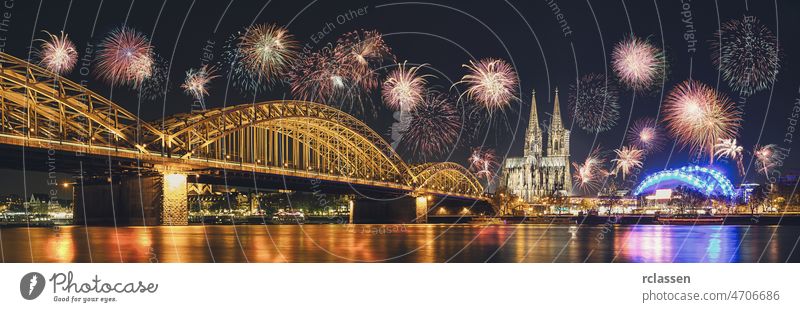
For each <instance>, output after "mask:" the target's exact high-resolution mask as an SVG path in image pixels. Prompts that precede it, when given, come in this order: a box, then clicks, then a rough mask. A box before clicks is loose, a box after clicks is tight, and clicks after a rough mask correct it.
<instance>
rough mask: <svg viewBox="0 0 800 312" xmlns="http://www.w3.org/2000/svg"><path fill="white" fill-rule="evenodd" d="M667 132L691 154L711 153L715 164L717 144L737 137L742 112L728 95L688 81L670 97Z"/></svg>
mask: <svg viewBox="0 0 800 312" xmlns="http://www.w3.org/2000/svg"><path fill="white" fill-rule="evenodd" d="M663 111H664V121H665V122H666V123H667V129H668V130H669V131H670V133H671V134H672V135H673V136H674V137H675V138H676V139H677V141H678V143H681V144H682V145H683V146H688V147H689V149H690V152H691V153H694V152H697V153H698V154H702V153H708V155H709V162H710V163H714V147H715V144H716V143H717V142H718V141H719V140H720V139H724V138H733V137H736V134H737V132H738V130H739V124H740V121H741V117H740V113H739V111H738V110H737V109H736V107H735V106H734V104H733V102H731V100H730V99H728V97H727V96H725V95H723V94H720V93H718V92H717V91H716V90H714V89H712V88H711V87H709V86H707V85H705V84H703V83H700V82H696V81H692V80H689V81H684V82H682V83H680V84H679V85H678V86H676V87H675V88H674V89H672V91H671V92H670V93H669V95H667V98H666V99H665V101H664V105H663Z"/></svg>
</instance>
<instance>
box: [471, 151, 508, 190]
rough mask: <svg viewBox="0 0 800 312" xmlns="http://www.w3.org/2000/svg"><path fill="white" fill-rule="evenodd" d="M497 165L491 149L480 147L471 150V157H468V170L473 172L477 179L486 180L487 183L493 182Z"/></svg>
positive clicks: (495, 156)
mask: <svg viewBox="0 0 800 312" xmlns="http://www.w3.org/2000/svg"><path fill="white" fill-rule="evenodd" d="M499 165H500V164H499V163H498V162H497V155H496V154H495V152H494V150H493V149H489V148H486V149H484V148H481V147H476V148H473V149H472V155H471V156H470V157H469V170H470V171H472V172H474V173H475V176H477V177H478V178H479V179H486V181H487V182H491V181H492V180H494V175H495V172H496V171H497V168H498V166H499Z"/></svg>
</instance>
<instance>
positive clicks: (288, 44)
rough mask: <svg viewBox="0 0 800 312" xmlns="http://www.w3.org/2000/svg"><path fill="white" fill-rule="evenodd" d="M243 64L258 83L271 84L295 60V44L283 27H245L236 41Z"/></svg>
mask: <svg viewBox="0 0 800 312" xmlns="http://www.w3.org/2000/svg"><path fill="white" fill-rule="evenodd" d="M238 49H239V51H240V53H241V56H242V63H243V64H244V66H246V67H247V70H248V71H250V72H251V73H253V74H255V75H257V76H258V78H259V80H261V79H263V80H266V81H274V79H275V77H276V76H279V75H281V74H284V73H286V70H287V69H288V68H289V67H290V66H291V64H292V62H294V60H295V59H296V58H297V42H296V41H295V40H294V39H293V37H292V35H291V34H289V31H288V30H286V28H283V27H279V26H276V25H266V24H262V25H254V26H250V27H248V28H247V29H246V30H245V31H244V33H243V34H242V35H241V37H240V38H239V46H238Z"/></svg>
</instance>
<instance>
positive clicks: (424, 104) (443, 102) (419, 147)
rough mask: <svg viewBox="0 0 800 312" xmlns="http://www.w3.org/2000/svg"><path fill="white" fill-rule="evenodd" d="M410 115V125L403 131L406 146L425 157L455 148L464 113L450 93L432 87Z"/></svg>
mask: <svg viewBox="0 0 800 312" xmlns="http://www.w3.org/2000/svg"><path fill="white" fill-rule="evenodd" d="M410 115H411V118H410V120H409V121H408V127H407V128H406V129H405V130H403V131H401V135H402V138H401V141H400V143H401V146H403V148H405V149H408V150H409V151H410V152H411V153H412V154H413V155H415V156H422V157H421V158H422V159H428V158H431V157H435V156H438V155H441V154H444V153H446V152H448V151H451V150H452V149H453V148H455V146H456V143H457V142H458V135H459V133H460V132H461V113H460V112H459V111H458V110H457V109H456V107H455V105H453V103H452V100H451V98H450V96H449V95H448V94H446V93H442V92H438V91H429V92H428V93H426V94H425V97H424V98H423V100H422V101H421V102H420V103H419V105H417V107H416V108H415V109H414V110H412V111H411V114H410Z"/></svg>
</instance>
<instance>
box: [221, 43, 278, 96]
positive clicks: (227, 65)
mask: <svg viewBox="0 0 800 312" xmlns="http://www.w3.org/2000/svg"><path fill="white" fill-rule="evenodd" d="M242 36H243V35H242V33H241V32H238V33H235V34H232V35H230V36H229V37H228V39H227V41H226V42H225V46H224V47H223V48H222V57H221V58H220V60H219V63H218V68H223V69H224V70H225V71H226V74H227V79H228V81H229V82H230V83H231V85H233V87H234V88H236V89H237V90H239V92H240V93H242V94H246V95H252V94H257V93H261V92H264V91H266V89H267V87H268V82H274V80H273V81H262V80H263V78H262V77H261V76H259V74H258V73H257V72H255V71H252V70H250V68H249V67H248V66H247V65H246V63H245V61H244V58H245V54H244V53H243V51H242V49H241V48H240V44H239V42H240V39H241V37H242Z"/></svg>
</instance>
